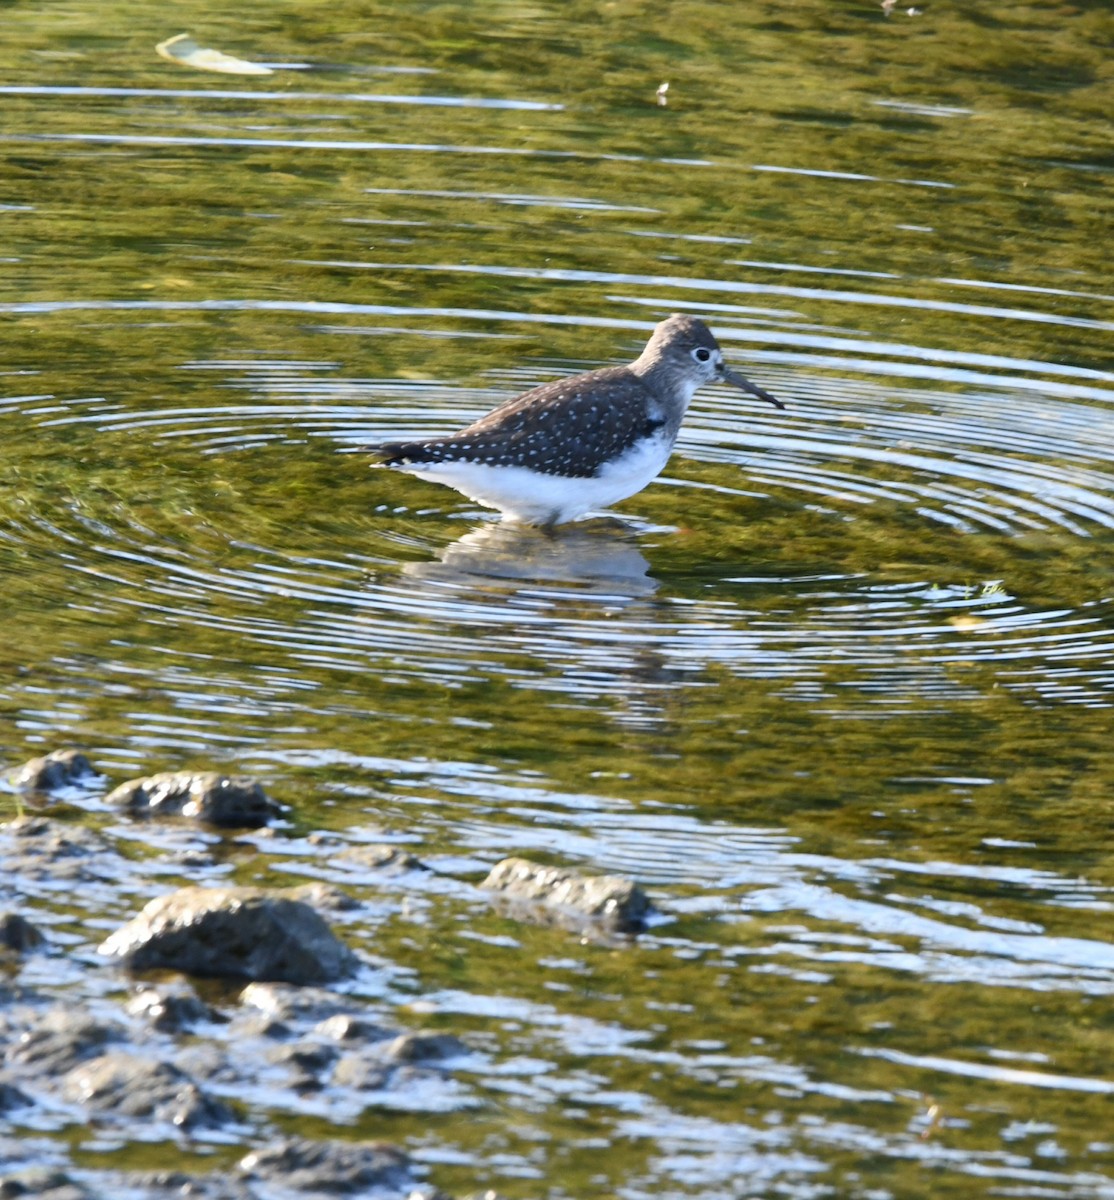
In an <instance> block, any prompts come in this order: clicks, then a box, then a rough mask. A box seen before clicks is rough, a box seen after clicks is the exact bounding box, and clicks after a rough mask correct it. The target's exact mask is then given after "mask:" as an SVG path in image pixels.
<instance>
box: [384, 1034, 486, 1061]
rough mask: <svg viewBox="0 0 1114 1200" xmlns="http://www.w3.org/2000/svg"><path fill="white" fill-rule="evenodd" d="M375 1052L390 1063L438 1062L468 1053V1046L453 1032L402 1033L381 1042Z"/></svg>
mask: <svg viewBox="0 0 1114 1200" xmlns="http://www.w3.org/2000/svg"><path fill="white" fill-rule="evenodd" d="M374 1052H375V1054H376V1055H377V1056H378V1057H380V1058H382V1059H383V1060H384V1061H385V1062H389V1063H422V1064H429V1063H436V1062H442V1061H443V1060H444V1059H446V1058H457V1057H459V1056H460V1055H462V1054H467V1053H468V1047H467V1046H465V1044H464V1043H463V1042H462V1041H461V1040H460V1038H457V1037H453V1035H452V1034H451V1033H427V1032H424V1031H422V1030H418V1031H417V1032H415V1033H400V1034H399V1035H398V1036H397V1037H393V1038H390V1039H389V1040H388V1041H385V1042H380V1043H379V1044H378V1045H377V1046H375V1047H374Z"/></svg>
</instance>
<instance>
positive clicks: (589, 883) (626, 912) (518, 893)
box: [480, 858, 651, 933]
mask: <svg viewBox="0 0 1114 1200" xmlns="http://www.w3.org/2000/svg"><path fill="white" fill-rule="evenodd" d="M480 886H481V887H483V888H488V889H489V890H491V891H496V892H499V893H500V895H501V896H502V897H503V898H504V900H506V901H508V902H510V904H511V906H512V910H513V911H514V912H515V913H516V914H521V915H523V916H526V917H529V918H532V919H534V920H538V921H541V922H543V923H548V922H553V921H557V922H560V923H562V924H566V923H569V920H570V918H571V919H572V923H573V924H577V923H583V921H584V920H585V919H587V920H588V921H590V922H591V923H593V924H595V925H598V926H600V927H601V928H603V929H606V930H608V931H614V932H618V933H633V932H637V931H638V930H640V929H643V928H645V923H646V917H647V916H648V915H649V913H650V911H651V905H650V901H649V900H648V899H647V897H646V894H645V892H643V891H642V890H641V888H639V887H638V886H637V885H636V884H634V883H632V882H631V881H630V880H629V879H623V878H621V877H620V876H618V875H576V874H574V873H573V872H571V871H564V870H561V868H559V867H546V866H542V865H541V864H540V863H533V862H530V861H529V860H528V859H525V858H505V859H503V861H502V862H500V863H496V864H495V866H494V867H492V869H491V872H490V874H489V875H488V877H487V878H486V879H485V880H484V881H483V883H482V884H480Z"/></svg>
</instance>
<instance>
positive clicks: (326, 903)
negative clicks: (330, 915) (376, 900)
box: [290, 881, 361, 912]
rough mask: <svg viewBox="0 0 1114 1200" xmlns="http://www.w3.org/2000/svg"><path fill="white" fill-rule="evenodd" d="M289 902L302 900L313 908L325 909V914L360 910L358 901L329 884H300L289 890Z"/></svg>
mask: <svg viewBox="0 0 1114 1200" xmlns="http://www.w3.org/2000/svg"><path fill="white" fill-rule="evenodd" d="M290 899H291V900H304V901H305V902H306V903H307V904H308V905H310V906H311V907H313V908H316V909H318V910H319V911H320V910H321V909H325V911H326V912H352V910H353V909H356V908H360V907H361V905H360V902H359V900H355V899H353V898H352V897H351V896H350V895H349V894H348V893H347V892H343V891H341V889H340V888H338V887H333V885H332V884H331V883H321V882H320V881H318V882H317V883H301V884H299V885H298V886H297V887H292V888H291V889H290Z"/></svg>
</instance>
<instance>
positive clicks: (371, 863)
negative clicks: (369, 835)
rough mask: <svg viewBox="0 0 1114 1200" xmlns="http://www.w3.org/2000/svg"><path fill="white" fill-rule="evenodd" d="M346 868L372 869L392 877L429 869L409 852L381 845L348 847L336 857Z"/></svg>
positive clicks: (362, 844)
mask: <svg viewBox="0 0 1114 1200" xmlns="http://www.w3.org/2000/svg"><path fill="white" fill-rule="evenodd" d="M336 858H337V861H338V862H341V863H343V864H344V865H345V866H358V867H371V868H373V869H374V870H376V871H384V872H387V873H389V874H392V875H396V874H401V873H402V872H403V871H428V870H429V868H428V867H427V866H426V865H425V863H423V862H422V861H421V859H419V858H415V857H414V855H413V854H411V853H410V852H409V851H408V850H402V849H400V848H399V847H398V846H389V845H380V844H379V843H374V844H364V843H361V844H359V845H355V846H346V847H345V848H344V849H343V850H341V851H339V852H338V854H337V855H336Z"/></svg>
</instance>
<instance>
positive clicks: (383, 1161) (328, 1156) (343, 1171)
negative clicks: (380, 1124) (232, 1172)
mask: <svg viewBox="0 0 1114 1200" xmlns="http://www.w3.org/2000/svg"><path fill="white" fill-rule="evenodd" d="M240 1170H241V1171H242V1172H243V1173H244V1174H245V1175H246V1176H247V1177H248V1178H250V1179H252V1180H258V1181H259V1182H260V1183H262V1184H264V1185H267V1184H271V1185H277V1186H281V1187H282V1188H284V1189H285V1190H287V1191H291V1192H305V1193H307V1194H309V1195H315V1196H317V1195H328V1196H363V1195H364V1194H365V1192H366V1191H368V1190H369V1189H372V1188H375V1189H380V1190H390V1191H394V1192H397V1193H398V1194H399V1196H400V1197H401V1196H406V1195H408V1194H409V1192H410V1191H411V1189H412V1188H413V1184H414V1179H413V1175H412V1173H411V1167H410V1160H409V1159H408V1158H407V1156H406V1155H405V1154H404V1153H403V1152H402V1151H401V1150H399V1149H398V1147H397V1146H391V1145H388V1144H387V1143H385V1142H313V1141H310V1140H309V1139H308V1138H286V1139H284V1140H282V1141H279V1142H276V1143H275V1144H274V1145H271V1146H267V1147H263V1148H261V1149H259V1150H253V1151H252V1152H251V1153H250V1154H248V1155H246V1156H245V1157H244V1158H243V1159H241V1160H240ZM427 1195H428V1193H427Z"/></svg>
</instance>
